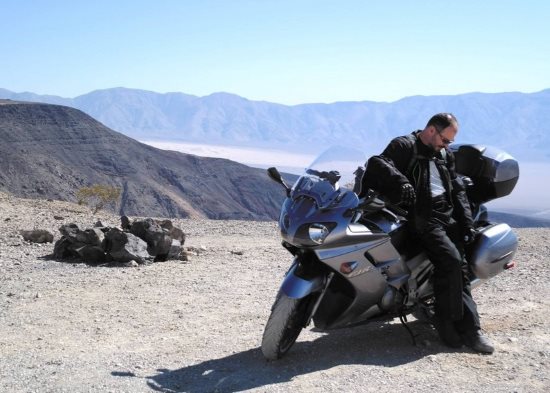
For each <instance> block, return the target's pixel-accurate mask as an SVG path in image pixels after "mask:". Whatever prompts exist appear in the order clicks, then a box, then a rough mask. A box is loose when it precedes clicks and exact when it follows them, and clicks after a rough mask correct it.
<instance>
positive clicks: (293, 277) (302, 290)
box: [280, 258, 334, 327]
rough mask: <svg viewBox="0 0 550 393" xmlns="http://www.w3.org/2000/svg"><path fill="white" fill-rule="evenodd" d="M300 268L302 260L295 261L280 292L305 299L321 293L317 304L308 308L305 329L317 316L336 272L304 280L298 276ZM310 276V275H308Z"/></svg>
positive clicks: (317, 273)
mask: <svg viewBox="0 0 550 393" xmlns="http://www.w3.org/2000/svg"><path fill="white" fill-rule="evenodd" d="M299 266H300V260H299V259H298V258H295V259H294V262H293V263H292V266H291V267H290V270H289V271H288V272H287V273H286V276H285V278H284V280H283V283H282V284H281V289H280V291H281V292H283V293H284V294H285V295H287V296H288V297H290V298H293V299H303V298H305V297H307V296H309V295H310V294H312V293H315V292H319V295H318V296H317V297H316V299H315V302H314V303H313V304H312V305H311V306H310V307H308V310H309V311H308V313H307V314H308V316H307V319H305V323H304V327H305V326H307V325H309V323H310V322H311V319H312V318H313V316H314V315H315V312H316V311H317V309H318V308H319V304H321V301H322V300H323V297H324V296H325V293H326V292H327V288H328V286H329V285H330V282H331V281H332V278H333V277H334V272H330V273H329V274H328V275H325V274H323V273H322V272H316V274H315V275H313V276H312V277H308V278H302V277H300V276H299V275H298V274H297V269H298V267H299ZM308 276H309V275H308Z"/></svg>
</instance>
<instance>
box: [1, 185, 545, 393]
mask: <svg viewBox="0 0 550 393" xmlns="http://www.w3.org/2000/svg"><path fill="white" fill-rule="evenodd" d="M54 216H57V217H61V219H57V220H56V219H54ZM97 219H100V220H101V221H102V222H103V223H104V224H105V225H112V226H116V225H118V223H119V222H118V221H119V218H118V216H112V215H108V214H106V213H104V212H100V213H99V214H98V215H95V216H92V215H91V214H90V212H89V210H88V209H86V208H84V207H82V206H77V205H73V204H70V203H66V202H58V201H51V202H48V201H45V200H23V199H18V198H14V197H11V196H7V195H5V194H1V193H0V321H1V323H0V391H3V392H71V393H73V392H109V391H110V392H132V393H135V392H152V391H162V392H175V391H177V392H237V391H239V392H241V391H249V392H289V391H292V392H384V391H394V392H411V391H414V392H420V393H432V392H437V391H446V392H465V391H476V392H491V393H492V392H526V393H527V392H529V393H530V392H547V391H549V390H550V371H549V370H550V367H549V364H550V322H549V319H548V315H549V313H550V301H549V299H550V296H549V295H550V284H549V283H550V269H548V264H549V262H550V230H549V229H518V230H517V233H518V235H519V241H520V244H519V250H518V253H517V254H516V258H515V260H516V262H517V267H516V268H514V269H511V270H509V271H507V272H505V273H502V274H501V275H499V276H498V277H496V278H495V279H493V280H491V281H489V282H487V283H486V284H484V285H482V286H481V287H479V288H477V289H476V290H475V291H474V297H475V298H476V300H477V303H478V307H479V310H480V313H481V318H482V326H483V328H484V330H485V332H486V334H487V335H488V336H489V337H491V339H492V340H493V342H494V344H495V347H496V352H495V354H494V355H492V356H483V355H478V354H475V353H472V352H471V351H469V350H467V349H460V350H450V349H448V348H446V347H444V346H442V345H441V344H440V343H439V341H438V339H437V337H436V333H435V332H434V330H432V329H431V328H430V327H429V326H426V325H424V324H422V323H420V322H418V321H414V320H411V321H410V326H411V328H412V329H413V331H414V332H415V333H416V334H418V335H419V337H418V341H419V345H418V346H416V347H415V346H413V345H411V341H410V337H409V335H408V333H407V332H406V331H405V329H404V328H403V327H401V326H400V324H399V322H398V321H393V322H390V323H373V324H371V325H366V326H363V327H357V328H353V329H345V330H340V331H334V332H332V333H330V334H322V333H318V332H314V331H312V330H309V329H308V330H306V331H304V332H303V333H302V334H301V335H300V337H299V339H298V342H297V343H296V345H295V346H294V347H293V348H292V349H291V351H290V352H289V353H288V354H287V356H286V357H285V358H284V359H282V360H281V361H277V362H267V361H265V360H264V359H263V357H262V355H261V352H260V350H259V344H260V341H261V335H262V331H263V328H264V324H265V322H266V320H267V317H268V315H269V309H270V306H271V303H272V301H273V299H274V296H275V294H276V291H277V287H278V285H279V283H280V281H281V279H282V277H283V275H284V273H285V271H286V269H287V268H288V266H289V264H290V262H291V256H290V254H288V252H286V251H285V250H284V249H283V248H282V247H281V246H280V239H279V236H278V230H277V226H276V224H275V223H274V222H270V221H266V222H252V221H232V220H230V221H219V220H218V221H212V220H190V219H180V220H174V224H176V225H178V226H180V227H181V228H182V229H183V230H184V231H185V232H186V234H187V240H186V245H187V246H195V247H196V248H198V249H201V250H202V251H201V252H200V254H199V255H195V256H192V257H191V260H190V261H189V262H187V263H182V262H177V261H168V262H163V263H155V264H153V265H148V266H142V267H135V268H107V267H89V266H86V265H83V264H67V263H59V262H54V261H51V260H48V259H47V258H45V256H46V255H48V254H50V253H51V251H52V249H53V245H52V244H46V245H36V244H27V243H25V242H24V241H22V239H21V237H20V236H19V235H18V231H19V230H21V229H32V228H38V229H48V230H51V231H52V232H53V233H55V234H56V239H57V238H58V237H59V236H60V234H59V233H58V232H57V231H56V228H57V227H58V226H60V225H61V224H62V223H69V222H75V223H78V224H79V225H82V226H89V225H91V224H93V223H94V222H95V221H96V220H97Z"/></svg>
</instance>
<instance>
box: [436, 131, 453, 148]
mask: <svg viewBox="0 0 550 393" xmlns="http://www.w3.org/2000/svg"><path fill="white" fill-rule="evenodd" d="M437 135H439V137H440V138H441V142H443V143H444V144H445V145H450V144H451V143H453V142H454V140H453V141H452V140H450V139H447V138H445V137H444V136H443V135H441V132H439V131H437Z"/></svg>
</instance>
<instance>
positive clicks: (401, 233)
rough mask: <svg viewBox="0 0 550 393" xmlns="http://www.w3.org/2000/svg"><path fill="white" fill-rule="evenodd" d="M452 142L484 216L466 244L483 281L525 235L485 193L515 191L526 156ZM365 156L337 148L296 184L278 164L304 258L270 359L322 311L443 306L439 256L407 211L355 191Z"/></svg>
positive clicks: (420, 310) (290, 229) (297, 263)
mask: <svg viewBox="0 0 550 393" xmlns="http://www.w3.org/2000/svg"><path fill="white" fill-rule="evenodd" d="M452 149H453V151H454V155H455V159H456V162H455V164H456V169H457V173H458V174H459V175H460V176H462V177H463V180H464V182H465V183H466V184H467V195H468V198H469V200H470V203H471V207H472V214H473V216H474V217H475V225H476V232H477V235H476V239H475V241H474V242H473V244H472V245H471V246H470V247H469V248H468V250H467V252H466V255H467V260H468V262H469V265H470V268H471V269H470V270H471V283H472V288H474V287H476V286H478V285H479V284H481V283H482V282H484V281H486V280H488V279H490V278H491V277H494V276H496V275H497V274H499V273H501V272H503V271H504V270H507V269H510V268H511V267H513V266H514V261H513V257H514V254H515V252H516V249H517V237H516V235H515V234H514V232H513V231H512V229H511V228H510V226H508V225H507V224H505V223H491V222H490V220H489V218H488V212H487V208H486V207H485V205H484V203H486V202H488V201H490V200H492V199H495V198H500V197H503V196H505V195H508V194H509V193H510V192H512V190H513V189H514V187H515V185H516V183H517V180H518V178H519V165H518V163H517V161H516V160H515V159H514V158H513V157H512V156H510V155H509V154H507V153H506V152H504V151H502V150H499V149H496V148H493V147H487V146H480V145H456V146H454V145H453V146H452ZM365 161H366V160H365V157H364V156H363V155H362V153H361V152H358V151H357V150H355V149H349V148H342V147H335V148H331V149H328V150H327V151H326V152H324V153H323V154H321V155H320V156H319V157H318V158H317V159H316V160H315V161H314V162H313V164H312V165H311V166H309V167H308V168H307V169H306V170H305V172H304V173H303V175H302V176H300V177H299V178H298V180H297V181H296V182H295V184H294V185H293V186H292V187H290V186H289V185H288V184H287V182H286V181H285V180H284V179H283V177H282V176H281V174H280V173H279V171H278V170H277V169H276V168H269V169H268V175H269V177H270V178H271V179H272V180H274V181H276V182H277V183H279V184H280V185H281V186H282V187H283V188H284V189H285V191H286V196H287V197H286V199H285V200H284V202H283V205H282V208H281V214H280V218H279V228H280V232H281V237H282V239H283V241H282V245H283V247H284V248H285V249H287V250H288V251H289V252H290V253H291V254H292V255H293V257H294V259H293V261H292V264H291V266H290V269H289V270H288V272H287V273H286V275H285V277H284V279H283V282H282V284H281V286H280V289H279V291H278V293H277V295H276V298H275V302H274V304H273V306H272V308H271V315H270V317H269V319H268V321H267V323H266V326H265V330H264V333H263V337H262V344H261V350H262V353H263V355H264V356H265V357H266V358H267V359H270V360H274V359H279V358H281V357H282V356H283V355H284V354H285V353H287V352H288V351H289V349H290V348H291V347H292V345H293V344H294V343H295V341H296V339H297V338H298V336H299V334H300V332H301V331H302V329H303V328H305V327H307V326H308V325H309V324H310V323H311V322H312V321H313V323H314V326H315V328H316V329H318V330H319V331H327V330H332V329H338V328H346V327H352V326H357V325H362V324H365V323H368V322H369V321H372V320H378V321H380V320H391V319H394V318H396V317H399V318H400V319H401V322H403V323H405V322H404V321H405V320H406V316H407V315H408V314H412V315H413V316H416V317H418V318H421V317H422V318H423V319H426V318H430V317H431V316H433V304H434V303H433V285H432V280H431V279H430V277H431V275H432V272H433V265H432V264H431V262H430V261H429V259H428V258H427V256H426V254H425V253H424V252H423V251H422V250H420V249H418V248H416V247H415V245H414V244H411V242H410V241H407V240H408V238H407V236H406V223H407V220H406V218H405V216H406V211H403V210H402V209H400V208H399V207H398V206H393V205H391V204H389V203H388V202H385V201H384V200H382V199H381V198H380V197H379V196H378V195H377V194H376V193H374V192H370V193H369V195H368V196H367V197H365V198H362V200H360V199H359V198H358V196H357V194H356V193H355V192H354V191H353V188H354V185H355V184H356V181H355V180H354V177H353V175H354V171H355V170H356V169H358V168H360V167H361V165H363V163H364V162H365ZM355 174H356V172H355Z"/></svg>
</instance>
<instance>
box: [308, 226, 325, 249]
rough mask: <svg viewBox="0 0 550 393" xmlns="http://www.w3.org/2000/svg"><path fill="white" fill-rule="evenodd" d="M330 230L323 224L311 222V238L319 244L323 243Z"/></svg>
mask: <svg viewBox="0 0 550 393" xmlns="http://www.w3.org/2000/svg"><path fill="white" fill-rule="evenodd" d="M329 233H330V230H329V229H328V228H327V227H326V226H325V225H323V224H311V225H310V226H309V238H310V239H311V240H312V241H313V242H314V243H317V244H323V242H324V241H325V239H326V238H327V236H328V234H329Z"/></svg>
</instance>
